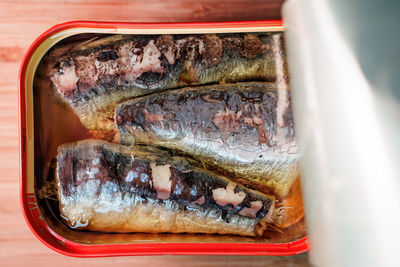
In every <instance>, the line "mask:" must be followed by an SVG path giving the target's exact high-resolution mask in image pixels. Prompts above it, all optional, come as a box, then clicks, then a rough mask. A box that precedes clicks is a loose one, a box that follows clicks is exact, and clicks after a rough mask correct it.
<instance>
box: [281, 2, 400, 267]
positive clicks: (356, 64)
mask: <svg viewBox="0 0 400 267" xmlns="http://www.w3.org/2000/svg"><path fill="white" fill-rule="evenodd" d="M375 2H376V3H372V1H360V0H354V1H342V0H336V1H333V0H332V1H329V0H303V1H299V0H289V1H287V3H286V4H285V5H284V7H283V17H284V22H285V31H286V45H287V49H288V63H289V72H290V77H291V90H292V96H293V105H294V116H295V122H296V136H297V138H298V143H299V149H300V152H301V153H302V155H303V158H302V162H301V163H300V164H301V165H300V166H301V170H302V183H303V190H304V191H303V193H304V198H305V205H306V221H307V225H308V233H309V237H310V242H311V253H310V261H311V263H312V264H314V265H317V266H400V246H399V243H400V73H399V71H400V58H399V57H400V53H399V51H400V45H399V39H400V35H399V31H398V29H399V28H400V20H399V18H398V17H399V14H400V12H399V4H396V3H395V2H391V3H389V1H386V2H385V1H375ZM393 3H394V4H393Z"/></svg>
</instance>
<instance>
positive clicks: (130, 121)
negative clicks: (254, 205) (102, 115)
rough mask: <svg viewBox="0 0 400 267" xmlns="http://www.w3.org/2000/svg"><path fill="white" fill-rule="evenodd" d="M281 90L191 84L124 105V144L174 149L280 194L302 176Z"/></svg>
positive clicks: (119, 111)
mask: <svg viewBox="0 0 400 267" xmlns="http://www.w3.org/2000/svg"><path fill="white" fill-rule="evenodd" d="M277 88H278V86H277V85H276V84H275V83H264V82H253V83H236V84H222V85H210V86H203V87H187V88H183V89H177V90H172V91H168V92H163V93H155V94H152V95H148V96H144V97H139V98H135V99H132V100H129V101H126V102H123V103H121V104H120V105H119V106H117V108H116V111H115V116H116V117H115V121H116V124H117V126H118V129H119V132H120V139H121V143H122V144H125V145H134V144H147V145H151V146H155V147H163V148H167V149H171V150H172V151H175V152H176V153H178V154H179V155H181V156H190V157H192V158H193V159H195V160H197V161H201V162H202V163H203V164H204V166H205V167H206V168H209V169H212V170H215V171H219V172H221V173H220V174H222V175H224V176H226V177H230V178H232V179H234V180H235V181H237V182H239V183H242V184H245V185H246V186H249V187H251V188H253V189H256V190H261V191H263V192H265V193H269V194H270V193H273V194H275V195H277V196H278V197H280V198H283V197H285V196H286V195H287V193H288V192H289V189H290V187H291V185H292V183H293V182H294V181H295V180H296V178H297V177H299V168H298V160H299V153H298V151H297V144H296V140H295V133H294V125H293V116H292V109H291V99H290V94H289V92H286V93H285V94H283V93H280V92H279V90H277ZM282 90H283V89H282ZM285 90H286V89H285Z"/></svg>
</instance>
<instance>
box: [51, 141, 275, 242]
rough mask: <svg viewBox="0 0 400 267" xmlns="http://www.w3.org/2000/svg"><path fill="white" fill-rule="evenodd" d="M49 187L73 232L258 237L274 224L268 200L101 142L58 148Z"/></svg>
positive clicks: (169, 161)
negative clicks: (54, 182) (52, 184)
mask: <svg viewBox="0 0 400 267" xmlns="http://www.w3.org/2000/svg"><path fill="white" fill-rule="evenodd" d="M56 179H57V182H58V186H59V201H60V211H61V216H62V217H63V218H64V219H65V220H66V221H67V222H68V224H69V225H70V226H71V227H72V228H77V229H86V230H91V231H101V232H119V233H127V232H146V233H162V232H168V233H207V234H234V235H242V236H261V235H262V234H263V232H264V231H265V230H267V229H268V225H269V224H271V223H273V221H274V203H275V198H274V197H273V196H269V195H265V194H263V193H260V192H257V191H254V190H250V189H248V188H246V187H244V186H242V185H239V184H237V183H235V182H232V181H230V180H228V179H226V178H224V177H221V176H217V175H215V174H212V173H210V172H207V171H204V170H201V169H199V168H197V167H195V166H193V165H191V164H190V162H188V161H187V160H185V159H183V158H179V157H170V156H167V155H165V154H163V153H162V152H160V153H158V154H155V153H153V152H149V151H144V150H139V149H138V148H135V149H132V148H129V147H125V146H122V145H117V144H111V143H107V142H105V141H99V140H84V141H79V142H77V143H70V144H64V145H62V146H60V147H59V149H58V155H57V168H56Z"/></svg>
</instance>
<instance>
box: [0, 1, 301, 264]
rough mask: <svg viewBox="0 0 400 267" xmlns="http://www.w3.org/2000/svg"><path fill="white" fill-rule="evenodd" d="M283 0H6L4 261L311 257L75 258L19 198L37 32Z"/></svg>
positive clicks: (0, 182) (216, 15)
mask: <svg viewBox="0 0 400 267" xmlns="http://www.w3.org/2000/svg"><path fill="white" fill-rule="evenodd" d="M282 1H283V0H277V1H268V0H264V1H261V0H257V1H250V0H247V1H245V0H241V1H238V0H236V1H200V0H197V1H196V0H194V1H189V0H180V1H173V2H167V1H162V0H160V1H149V0H140V1H122V0H119V1H111V0H87V1H83V0H64V1H52V0H31V1H21V0H14V1H12V0H9V1H4V0H0V36H1V38H0V190H1V194H0V229H1V231H0V266H21V265H26V264H29V266H30V265H33V266H35V265H36V266H79V265H86V266H87V265H89V266H91V265H96V266H106V265H110V264H118V266H128V265H129V266H134V265H139V266H140V265H142V264H146V265H148V266H168V265H174V266H189V265H190V266H205V265H211V266H225V265H228V266H265V265H271V266H304V265H306V260H307V256H306V255H298V256H292V257H247V256H234V257H233V256H158V257H119V258H98V259H76V258H69V257H66V256H62V255H59V254H57V253H56V252H53V251H52V250H50V249H48V248H47V247H45V246H44V245H43V244H42V243H41V242H40V241H38V240H37V239H36V238H35V237H34V236H33V234H32V233H31V232H30V230H29V229H28V227H27V226H26V223H25V221H24V219H23V217H22V214H21V211H20V205H19V184H18V179H19V177H18V117H17V116H18V115H17V114H18V98H17V79H18V68H19V64H20V61H21V59H22V57H23V54H24V52H25V51H26V49H27V48H28V46H29V45H30V43H31V42H32V41H33V40H34V39H35V38H36V37H37V36H38V35H39V34H41V33H42V32H43V31H45V30H46V29H48V28H49V27H51V26H52V25H54V24H57V23H61V22H64V21H69V20H107V21H138V22H145V21H146V22H152V21H153V22H163V21H165V22H172V21H219V20H247V19H264V18H279V17H280V6H281V4H282Z"/></svg>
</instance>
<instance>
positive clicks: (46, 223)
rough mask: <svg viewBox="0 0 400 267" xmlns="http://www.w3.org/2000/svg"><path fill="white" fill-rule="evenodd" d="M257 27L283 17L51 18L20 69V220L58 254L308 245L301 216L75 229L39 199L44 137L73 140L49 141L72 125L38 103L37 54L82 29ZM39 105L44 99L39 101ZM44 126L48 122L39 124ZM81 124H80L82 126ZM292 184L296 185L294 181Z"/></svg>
mask: <svg viewBox="0 0 400 267" xmlns="http://www.w3.org/2000/svg"><path fill="white" fill-rule="evenodd" d="M255 32H257V33H260V32H261V33H264V32H265V33H269V32H283V26H282V22H281V21H280V20H269V21H244V22H218V23H217V22H212V23H114V22H85V21H76V22H67V23H63V24H60V25H56V26H54V27H52V28H51V29H49V30H47V31H46V32H45V33H43V34H42V35H41V36H39V37H38V38H37V39H36V40H35V41H34V42H33V44H32V45H31V46H30V48H29V49H28V52H27V53H26V55H25V57H24V59H23V62H22V65H21V69H20V73H19V91H20V92H19V118H20V179H21V180H20V186H21V187H20V190H21V206H22V211H23V214H24V216H25V219H26V221H27V223H28V225H29V227H30V229H31V230H32V232H33V233H34V234H35V236H36V237H37V238H38V239H39V240H41V241H42V242H43V243H44V244H45V245H46V246H48V247H50V248H52V249H53V250H55V251H57V252H59V253H62V254H65V255H69V256H78V257H98V256H122V255H162V254H181V255H190V254H220V255H294V254H299V253H303V252H306V251H308V249H309V245H308V240H307V237H306V236H305V226H304V219H302V220H301V221H299V222H298V223H296V224H295V225H294V226H291V229H290V230H289V231H288V233H287V234H286V237H284V238H280V237H272V238H268V239H263V238H258V239H256V238H248V237H237V236H223V235H196V234H138V233H132V234H116V233H98V232H81V231H74V230H72V229H70V228H68V227H67V226H66V225H65V224H63V222H62V220H61V219H60V218H59V214H58V215H57V214H56V213H57V208H55V206H57V205H56V202H57V201H56V200H51V198H50V200H49V199H46V200H43V199H42V200H41V199H40V192H39V191H40V185H41V183H42V182H41V179H42V178H41V175H43V171H42V170H43V168H45V169H46V168H47V172H48V166H49V165H50V159H48V157H49V155H50V156H51V157H53V158H54V156H55V155H54V153H55V152H54V151H55V150H56V147H53V148H52V149H53V152H52V153H53V154H52V153H47V154H46V155H44V154H43V153H42V152H43V146H42V143H44V142H50V143H54V144H53V145H54V146H58V145H59V144H61V143H62V142H65V141H76V139H73V140H70V139H68V138H67V139H66V140H64V139H63V138H61V139H62V140H61V139H60V140H58V141H55V142H53V141H50V139H51V138H52V136H54V133H56V132H63V131H65V129H66V128H70V130H71V129H72V131H73V130H74V129H75V128H74V126H71V127H70V126H68V125H66V124H65V122H66V121H68V120H69V118H68V117H66V118H64V119H62V116H63V113H62V112H61V113H57V109H58V108H57V107H54V106H53V104H51V103H50V104H49V106H47V107H45V108H43V103H47V102H46V101H47V100H46V99H47V94H46V90H37V86H40V84H41V83H40V82H36V80H37V79H38V78H37V76H38V71H37V70H38V68H39V66H40V64H41V60H42V58H43V57H44V56H45V55H46V53H47V52H48V51H49V50H50V49H51V48H52V47H53V46H55V45H56V44H57V43H59V42H62V41H63V42H64V41H65V40H67V39H68V38H76V36H79V35H85V34H86V35H88V34H89V35H90V34H101V35H104V34H109V35H111V34H130V35H148V34H153V35H154V34H179V35H184V34H208V33H213V34H214V33H218V34H219V33H255ZM38 91H41V93H39V92H38ZM43 92H44V93H43ZM40 105H42V106H41V107H39V106H40ZM38 108H39V109H38ZM54 112H56V115H55V114H54ZM46 113H48V114H47V115H46ZM38 114H39V115H38ZM47 119H48V120H49V121H48V122H47V123H45V124H46V125H47V126H43V121H44V120H47ZM63 124H64V125H63ZM42 127H45V128H46V127H47V128H48V129H47V130H44V131H42V129H41V128H42ZM63 127H65V129H63ZM79 127H80V128H79ZM79 127H78V128H79V129H81V128H83V126H79ZM79 129H78V130H79ZM52 134H53V135H52ZM56 139H57V138H56ZM78 139H79V138H78ZM50 146H51V145H50ZM50 150H51V149H50ZM46 157H47V161H46ZM43 166H45V167H43ZM46 166H47V167H46ZM297 184H298V187H299V182H297ZM299 188H300V187H299ZM298 190H300V189H298ZM300 194H301V192H300ZM301 206H302V202H301ZM277 236H278V235H277Z"/></svg>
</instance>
